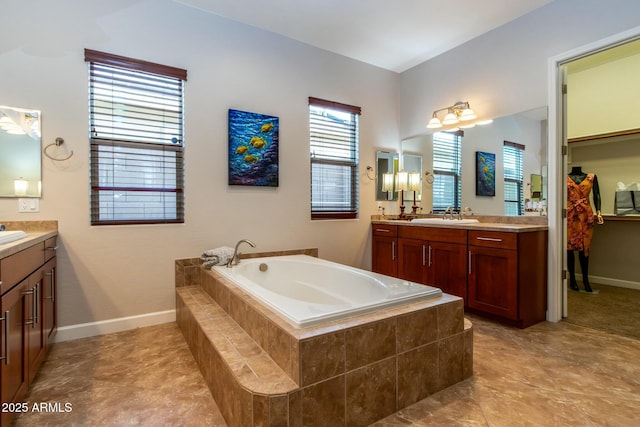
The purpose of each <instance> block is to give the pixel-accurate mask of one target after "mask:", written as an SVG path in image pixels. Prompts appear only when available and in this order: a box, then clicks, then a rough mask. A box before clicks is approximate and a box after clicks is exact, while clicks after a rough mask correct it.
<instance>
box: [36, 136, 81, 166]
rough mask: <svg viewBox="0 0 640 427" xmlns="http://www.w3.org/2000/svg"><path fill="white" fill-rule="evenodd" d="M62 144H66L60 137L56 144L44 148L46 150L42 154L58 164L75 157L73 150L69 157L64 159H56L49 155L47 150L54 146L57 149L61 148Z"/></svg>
mask: <svg viewBox="0 0 640 427" xmlns="http://www.w3.org/2000/svg"><path fill="white" fill-rule="evenodd" d="M62 144H64V139H62V138H60V137H57V138H56V142H53V143H51V144H49V145H47V146H46V147H44V150H42V152H43V153H44V155H45V156H47V157H48V158H50V159H51V160H53V161H56V162H63V161H65V160H69V159H70V158H71V156H73V150H71V151H70V152H69V155H68V156H67V157H62V158H56V157H53V156H52V155H50V154H49V153H47V148H49V147H51V146H53V145H55V146H56V147H60V146H61V145H62Z"/></svg>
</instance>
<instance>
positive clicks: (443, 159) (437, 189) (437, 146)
mask: <svg viewBox="0 0 640 427" xmlns="http://www.w3.org/2000/svg"><path fill="white" fill-rule="evenodd" d="M462 136H463V133H462V132H436V133H434V134H433V174H434V180H433V211H434V212H443V211H444V210H446V209H447V208H448V207H451V208H452V209H454V210H460V205H461V203H462V202H461V200H460V199H461V193H462V191H461V190H462V189H461V180H460V175H461V173H462V170H461V169H462V166H461V161H462V155H461V145H462Z"/></svg>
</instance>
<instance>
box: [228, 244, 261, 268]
mask: <svg viewBox="0 0 640 427" xmlns="http://www.w3.org/2000/svg"><path fill="white" fill-rule="evenodd" d="M240 243H247V244H249V245H250V246H251V247H252V248H255V247H256V244H255V243H253V242H252V241H251V240H248V239H242V240H240V241H238V243H236V248H235V249H234V250H233V257H231V259H230V260H229V262H228V263H227V267H228V268H230V267H233V266H234V265H237V264H238V262H239V256H240V254H239V253H238V247H239V246H240Z"/></svg>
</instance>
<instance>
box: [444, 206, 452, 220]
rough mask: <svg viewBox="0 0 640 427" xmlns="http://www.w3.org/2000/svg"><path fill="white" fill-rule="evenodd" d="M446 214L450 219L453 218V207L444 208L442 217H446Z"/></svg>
mask: <svg viewBox="0 0 640 427" xmlns="http://www.w3.org/2000/svg"><path fill="white" fill-rule="evenodd" d="M447 215H449V216H450V217H451V219H453V209H452V208H451V206H449V207H448V208H447V209H445V210H444V216H443V217H442V219H447Z"/></svg>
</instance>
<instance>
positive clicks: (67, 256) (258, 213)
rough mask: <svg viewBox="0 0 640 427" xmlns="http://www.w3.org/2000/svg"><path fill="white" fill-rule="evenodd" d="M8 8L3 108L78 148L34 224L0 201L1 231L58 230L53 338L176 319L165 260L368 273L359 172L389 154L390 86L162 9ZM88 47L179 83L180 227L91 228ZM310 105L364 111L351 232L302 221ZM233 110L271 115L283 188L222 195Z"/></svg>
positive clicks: (369, 72)
mask: <svg viewBox="0 0 640 427" xmlns="http://www.w3.org/2000/svg"><path fill="white" fill-rule="evenodd" d="M5 3H6V4H3V11H2V15H3V19H2V25H0V39H1V40H3V43H2V45H0V70H1V74H0V75H1V77H2V78H0V104H2V105H9V106H15V107H24V108H34V109H38V110H41V111H42V124H43V127H42V133H43V141H42V143H43V145H46V144H49V143H51V142H53V141H54V139H55V138H56V137H58V136H61V137H63V138H64V139H65V145H66V146H68V148H69V149H72V150H73V151H74V155H73V157H72V159H71V160H69V161H66V162H61V163H55V162H52V161H50V160H49V159H46V158H45V159H44V160H43V197H42V199H41V203H40V209H41V211H40V212H39V213H32V214H18V212H17V208H18V204H17V201H16V200H15V199H1V200H0V220H38V219H55V220H58V221H59V239H60V250H59V252H58V265H59V287H60V290H59V292H60V294H59V299H58V303H59V316H60V325H62V326H65V325H77V324H82V323H86V322H95V321H102V320H108V319H116V318H121V317H125V316H135V315H141V314H145V313H154V312H162V311H165V310H171V309H173V308H174V291H173V287H174V283H173V277H174V266H173V261H174V259H176V258H186V257H194V256H199V255H200V253H202V251H203V250H205V249H209V248H212V247H216V246H220V245H229V246H232V245H234V244H235V242H236V241H238V240H239V239H241V238H249V239H252V240H253V241H254V242H256V244H257V248H256V249H255V250H256V251H266V250H279V249H291V248H306V247H318V248H319V254H320V256H321V257H323V258H327V259H331V260H335V261H339V262H342V263H345V264H350V265H356V266H361V267H365V268H367V267H369V266H370V239H369V228H370V220H369V218H370V215H372V214H374V213H376V212H375V210H376V203H375V200H374V198H375V193H374V183H373V182H371V181H369V180H368V179H367V178H366V177H365V172H366V170H365V167H366V166H367V165H372V166H374V165H375V149H376V148H383V149H387V150H397V144H398V141H399V138H398V129H397V93H398V88H397V85H398V79H399V76H398V75H397V74H395V73H392V72H389V71H385V70H382V69H379V68H376V67H372V66H369V65H365V64H363V63H360V62H357V61H353V60H349V59H346V58H344V57H341V56H338V55H334V54H330V53H327V52H325V51H322V50H319V49H315V48H312V47H309V46H307V45H304V44H301V43H298V42H295V41H292V40H289V39H286V38H283V37H281V36H277V35H274V34H270V33H267V32H264V31H260V30H257V29H255V28H252V27H248V26H244V25H240V24H237V23H233V22H231V21H228V20H225V19H222V18H218V17H215V16H213V15H210V14H206V13H204V12H201V11H198V10H196V9H191V8H188V7H186V6H183V5H180V4H178V3H174V2H172V1H169V0H117V1H108V2H87V1H84V0H61V1H56V2H50V1H45V0H41V1H30V2H26V3H25V2H5ZM4 17H11V19H4ZM84 48H90V49H95V50H100V51H104V52H109V53H114V54H118V55H124V56H130V57H134V58H138V59H144V60H147V61H152V62H158V63H162V64H165V65H170V66H175V67H180V68H185V69H187V70H188V81H187V82H186V85H185V93H186V94H185V120H186V135H185V145H186V148H185V156H186V220H185V223H184V224H180V225H150V226H117V227H114V226H102V227H92V226H90V224H89V187H88V185H89V170H88V167H89V164H88V160H89V144H88V131H87V126H88V125H87V123H88V122H87V120H88V119H87V67H86V64H85V63H84V58H83V50H84ZM309 96H314V97H319V98H325V99H330V100H335V101H339V102H343V103H347V104H352V105H358V106H361V107H362V116H361V121H360V142H361V144H360V161H361V168H360V172H361V173H360V176H361V185H360V219H357V220H345V221H313V222H312V221H311V220H310V219H309V216H310V214H309V200H310V192H309V151H308V105H307V98H308V97H309ZM229 108H235V109H242V110H246V111H253V112H258V113H264V114H269V115H274V116H278V117H279V118H280V187H278V188H243V187H230V186H228V185H227V110H228V109H229ZM374 147H376V148H374ZM247 249H249V248H246V249H245V251H247Z"/></svg>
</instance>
